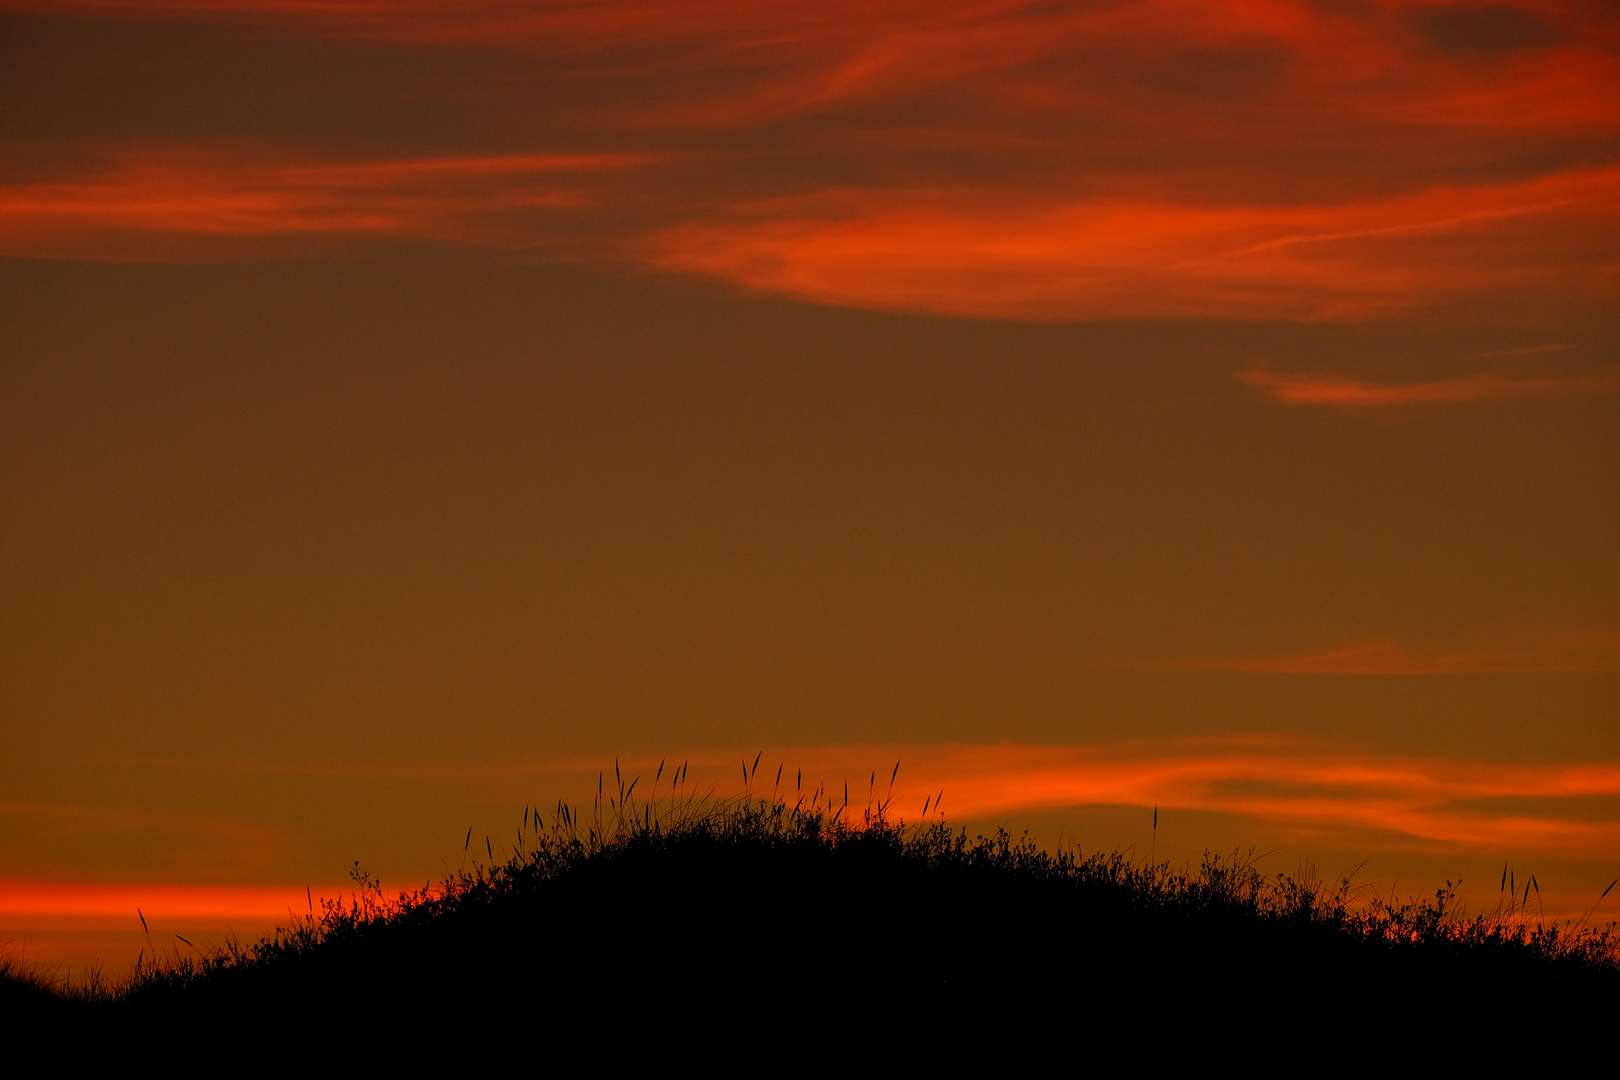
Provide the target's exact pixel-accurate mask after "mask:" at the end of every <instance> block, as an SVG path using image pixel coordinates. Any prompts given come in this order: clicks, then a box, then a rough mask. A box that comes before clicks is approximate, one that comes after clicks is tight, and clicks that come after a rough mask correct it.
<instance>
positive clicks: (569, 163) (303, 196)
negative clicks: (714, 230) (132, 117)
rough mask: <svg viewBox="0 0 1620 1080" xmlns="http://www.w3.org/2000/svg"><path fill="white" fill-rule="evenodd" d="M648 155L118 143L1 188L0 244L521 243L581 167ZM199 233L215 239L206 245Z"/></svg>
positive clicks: (583, 201)
mask: <svg viewBox="0 0 1620 1080" xmlns="http://www.w3.org/2000/svg"><path fill="white" fill-rule="evenodd" d="M646 160H647V158H646V157H645V156H642V157H637V156H633V155H625V154H514V155H499V156H479V157H459V158H454V157H446V158H428V159H414V160H395V161H387V160H384V161H332V160H321V159H308V158H297V157H287V156H284V155H274V154H271V153H269V152H266V151H263V150H254V149H244V148H210V149H196V148H187V147H173V146H156V147H141V146H136V147H118V148H115V149H113V150H112V151H110V152H109V153H108V154H106V155H105V157H104V158H103V159H102V160H101V161H100V162H98V163H97V166H95V167H92V168H91V169H88V170H85V172H84V173H82V174H81V175H78V176H75V177H73V178H71V179H63V180H46V181H35V182H32V183H21V184H12V185H7V186H0V251H3V252H4V253H5V254H11V255H29V254H46V255H51V254H54V255H58V256H61V255H67V256H69V257H73V256H77V257H87V258H108V257H113V258H117V257H121V256H122V257H129V258H135V259H140V258H142V257H143V256H144V257H152V256H153V255H154V254H155V255H157V256H158V257H174V256H175V254H176V253H178V254H179V255H180V256H181V257H184V256H186V255H188V254H195V253H197V252H198V251H199V250H202V251H209V252H214V251H219V250H221V249H220V248H219V246H218V244H217V241H218V240H221V239H225V240H230V239H233V238H234V239H252V238H261V237H270V236H286V235H306V236H308V235H316V236H318V235H331V234H370V235H385V236H403V237H419V238H432V239H447V240H453V241H459V242H462V243H480V244H493V245H496V246H522V245H523V244H524V243H525V242H528V243H535V242H539V241H541V240H543V239H544V238H545V237H544V233H543V232H542V233H541V235H540V236H536V235H534V231H533V229H532V227H531V228H530V229H529V230H528V231H527V232H525V231H524V230H523V229H522V228H520V227H518V226H515V225H514V224H513V222H512V220H511V218H512V217H513V216H514V215H521V214H523V213H525V212H533V211H536V210H548V209H549V210H559V209H560V210H571V209H577V208H579V207H582V206H586V205H588V204H589V203H590V201H591V196H590V195H589V194H588V192H587V190H586V188H585V185H584V184H583V183H582V182H581V180H580V179H579V178H580V177H581V176H582V175H583V174H589V173H593V172H601V171H604V170H617V169H624V168H629V167H632V166H634V165H638V164H641V163H642V162H644V161H646ZM188 241H189V244H188ZM197 241H205V242H207V241H213V242H215V243H214V246H212V247H208V248H203V249H199V248H198V247H197V246H196V242H197ZM224 250H227V251H228V250H229V248H226V249H224Z"/></svg>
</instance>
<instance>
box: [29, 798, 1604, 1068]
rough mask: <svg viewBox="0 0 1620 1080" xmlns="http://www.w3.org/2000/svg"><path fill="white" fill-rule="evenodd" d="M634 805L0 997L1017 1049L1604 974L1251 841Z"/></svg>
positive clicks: (1487, 1022)
mask: <svg viewBox="0 0 1620 1080" xmlns="http://www.w3.org/2000/svg"><path fill="white" fill-rule="evenodd" d="M621 805H622V803H621V802H620V801H618V800H610V801H609V806H610V807H611V809H612V810H613V812H614V813H615V820H614V821H613V822H611V823H609V824H608V825H607V826H606V827H605V828H604V827H602V826H601V824H600V823H598V824H596V825H593V826H591V827H581V826H580V825H579V823H578V822H577V820H576V819H575V818H574V817H573V816H572V814H569V813H567V812H566V811H565V812H564V813H563V814H561V815H560V816H559V819H558V821H557V823H556V824H554V825H553V826H551V827H549V828H545V829H541V828H537V827H536V828H531V829H530V830H529V831H528V832H527V834H526V836H525V838H524V840H523V841H522V843H521V846H519V847H515V848H514V855H513V857H512V858H511V859H510V860H509V861H508V862H506V863H505V864H498V865H494V866H489V867H483V866H480V867H477V868H475V869H474V870H473V871H471V872H469V873H466V874H464V875H461V876H459V877H457V878H454V879H451V880H449V881H447V882H445V883H444V884H443V885H442V886H441V887H439V888H438V889H434V890H431V891H429V892H425V893H422V894H418V895H415V896H407V897H404V898H402V899H401V900H398V901H391V900H385V899H384V897H383V895H382V893H381V891H380V890H379V889H377V888H376V887H375V886H374V885H372V884H371V882H370V881H369V879H368V878H366V877H365V876H364V875H358V876H357V883H358V885H359V887H360V892H359V899H358V900H354V901H351V902H349V903H348V904H347V906H338V905H333V904H328V905H327V906H326V907H325V909H324V910H323V911H322V912H321V913H319V914H317V915H312V916H311V917H310V918H308V919H307V920H305V921H304V922H302V923H298V924H295V925H292V926H289V927H286V928H284V929H283V930H282V931H281V932H280V933H279V934H278V935H277V937H276V938H274V939H273V940H268V941H265V942H261V943H259V944H258V945H257V946H253V947H250V948H246V949H238V950H235V951H226V952H222V953H220V954H218V955H216V956H214V957H212V958H210V959H209V960H207V961H205V962H196V961H177V962H171V963H169V964H167V965H160V966H157V967H152V966H145V967H143V968H141V969H139V970H138V971H137V972H136V974H135V975H134V976H132V977H131V979H130V980H129V981H128V982H127V983H126V984H124V985H122V986H119V987H116V988H112V989H109V990H103V991H99V992H88V991H84V990H80V991H77V992H68V993H61V992H58V993H56V994H54V995H46V994H44V993H42V992H41V990H40V988H39V987H38V986H37V985H35V984H34V983H29V982H27V981H26V980H24V979H21V978H19V977H18V976H17V974H16V973H15V972H13V973H12V974H11V975H10V976H8V979H9V981H8V982H6V983H5V986H4V990H3V993H4V994H5V997H4V998H3V999H0V1001H3V1002H4V1004H5V1007H6V1010H7V1011H8V1012H9V1013H10V1014H11V1015H12V1016H13V1017H14V1018H17V1017H27V1018H28V1022H29V1023H30V1024H33V1025H35V1026H36V1027H37V1028H38V1029H39V1030H50V1029H61V1030H65V1031H66V1030H70V1031H72V1032H74V1033H75V1034H73V1035H72V1036H71V1037H72V1038H73V1039H74V1040H76V1041H77V1042H78V1043H79V1044H81V1045H93V1044H95V1043H96V1042H97V1041H98V1040H99V1041H101V1042H102V1043H103V1044H104V1045H105V1046H106V1047H107V1048H108V1049H112V1048H113V1047H115V1046H118V1045H131V1042H130V1040H134V1042H135V1043H139V1042H141V1040H144V1039H150V1038H153V1037H159V1036H160V1035H161V1037H163V1038H169V1037H171V1036H173V1035H174V1034H175V1033H185V1035H184V1038H185V1039H187V1040H190V1043H191V1044H192V1045H198V1044H199V1041H201V1042H203V1043H210V1042H211V1043H219V1042H231V1041H233V1040H235V1041H241V1040H246V1041H250V1042H251V1041H257V1042H260V1043H261V1044H262V1046H263V1049H262V1052H264V1053H270V1054H275V1053H282V1052H286V1053H295V1052H302V1051H300V1048H304V1049H308V1048H311V1047H323V1046H331V1045H334V1044H340V1043H341V1044H353V1045H357V1046H360V1045H363V1046H364V1047H366V1048H368V1049H367V1053H372V1054H384V1055H387V1056H389V1057H391V1058H397V1057H398V1056H399V1055H405V1056H406V1057H409V1055H411V1054H413V1053H423V1054H437V1053H439V1052H441V1051H443V1050H444V1049H445V1048H447V1047H451V1046H454V1045H462V1044H464V1043H465V1040H467V1039H473V1040H474V1042H479V1041H480V1040H488V1039H490V1038H491V1037H492V1036H493V1034H494V1033H505V1036H510V1037H511V1038H512V1039H514V1040H516V1042H515V1043H513V1044H510V1045H508V1044H504V1043H503V1044H501V1045H502V1046H503V1047H504V1049H496V1050H493V1051H491V1052H494V1053H509V1052H516V1050H515V1049H514V1048H515V1047H521V1046H524V1045H527V1044H528V1043H527V1040H538V1042H539V1043H541V1044H546V1045H550V1044H553V1043H555V1042H556V1040H559V1039H561V1040H567V1041H571V1044H572V1045H574V1046H575V1047H576V1049H577V1048H578V1047H582V1046H587V1047H596V1048H597V1050H595V1051H592V1052H593V1053H594V1052H597V1051H600V1052H602V1053H609V1054H612V1055H617V1056H619V1057H620V1058H622V1056H623V1055H630V1056H632V1057H638V1058H639V1057H641V1056H643V1055H646V1056H647V1057H648V1059H649V1060H651V1059H656V1058H657V1057H658V1055H660V1054H664V1053H669V1052H672V1051H673V1049H674V1048H676V1047H680V1048H683V1050H682V1052H683V1053H688V1054H690V1053H702V1054H704V1055H709V1054H717V1055H722V1057H720V1058H715V1059H713V1060H716V1061H721V1060H724V1055H729V1054H732V1053H735V1052H739V1051H740V1049H741V1048H743V1047H753V1048H755V1049H758V1048H759V1047H760V1046H762V1045H768V1046H774V1047H777V1048H779V1049H782V1048H786V1049H787V1050H790V1051H791V1052H792V1053H794V1054H803V1055H808V1056H807V1057H806V1062H812V1061H830V1060H831V1059H830V1058H827V1057H826V1055H828V1054H830V1053H832V1052H833V1050H834V1049H835V1048H836V1049H838V1050H839V1052H840V1053H841V1052H843V1051H846V1050H850V1049H851V1048H853V1047H860V1046H865V1047H867V1048H868V1049H869V1050H870V1051H871V1052H872V1053H879V1054H883V1055H889V1056H893V1057H896V1058H905V1059H927V1060H944V1061H949V1060H952V1059H963V1060H965V1059H968V1058H975V1057H985V1058H997V1057H1001V1056H1004V1055H1006V1054H1014V1055H1015V1056H1018V1055H1023V1054H1026V1053H1028V1052H1031V1051H1032V1048H1033V1047H1034V1046H1035V1045H1038V1044H1039V1043H1040V1042H1041V1041H1042V1040H1045V1039H1047V1038H1049V1037H1050V1038H1061V1039H1065V1040H1081V1041H1082V1042H1084V1041H1087V1040H1091V1041H1096V1042H1098V1043H1100V1044H1108V1045H1110V1046H1120V1045H1125V1044H1127V1043H1128V1044H1129V1045H1131V1046H1136V1047H1139V1048H1141V1049H1142V1050H1143V1051H1144V1052H1160V1051H1164V1050H1168V1049H1178V1050H1179V1051H1182V1052H1191V1051H1193V1050H1194V1049H1196V1048H1197V1047H1199V1046H1205V1047H1208V1048H1210V1049H1211V1052H1214V1048H1216V1047H1221V1046H1225V1047H1228V1048H1229V1049H1230V1048H1235V1047H1238V1046H1246V1047H1249V1048H1250V1049H1251V1050H1253V1049H1257V1048H1272V1049H1275V1048H1278V1047H1284V1046H1297V1047H1301V1048H1314V1049H1315V1050H1317V1051H1323V1050H1327V1049H1329V1048H1332V1047H1339V1048H1341V1049H1344V1048H1355V1049H1356V1051H1357V1052H1360V1051H1363V1050H1366V1049H1369V1048H1379V1049H1380V1050H1393V1051H1399V1050H1400V1049H1401V1048H1402V1047H1403V1046H1406V1047H1408V1048H1410V1047H1411V1046H1412V1045H1420V1046H1427V1047H1430V1048H1431V1049H1444V1048H1445V1047H1448V1046H1449V1047H1450V1048H1451V1051H1450V1052H1453V1053H1455V1052H1459V1048H1462V1049H1466V1048H1468V1047H1473V1048H1474V1049H1476V1050H1478V1049H1482V1048H1483V1047H1485V1046H1487V1045H1489V1044H1490V1042H1491V1040H1494V1041H1495V1043H1496V1044H1497V1045H1500V1043H1501V1040H1502V1039H1503V1038H1508V1039H1510V1040H1512V1039H1515V1038H1520V1037H1523V1038H1530V1037H1532V1035H1533V1034H1534V1033H1535V1032H1536V1031H1538V1030H1539V1031H1548V1030H1556V1031H1560V1032H1565V1033H1575V1032H1580V1031H1582V1030H1590V1029H1587V1028H1583V1025H1585V1024H1588V1023H1592V1022H1602V1023H1605V1024H1606V1023H1608V1022H1609V1021H1610V1019H1612V1016H1613V1010H1614V1008H1615V1006H1616V1005H1617V1004H1620V967H1617V966H1616V964H1615V952H1614V949H1613V943H1612V941H1611V939H1610V938H1609V937H1608V936H1607V934H1605V933H1597V932H1592V931H1583V932H1579V933H1571V932H1570V931H1569V930H1567V929H1562V930H1561V929H1556V928H1545V927H1541V926H1539V924H1536V923H1534V922H1531V921H1528V920H1524V919H1522V918H1520V917H1519V916H1518V914H1517V913H1516V912H1515V911H1511V910H1499V911H1498V912H1495V913H1492V914H1491V915H1489V916H1480V917H1475V918H1473V919H1460V918H1458V917H1456V916H1455V915H1454V914H1452V913H1450V912H1448V910H1447V899H1448V898H1447V897H1445V896H1444V895H1442V896H1441V897H1440V898H1438V899H1437V900H1435V901H1430V902H1426V903H1417V904H1411V905H1407V906H1405V907H1393V908H1392V907H1388V906H1381V905H1376V904H1375V905H1373V906H1372V907H1366V908H1356V907H1352V906H1351V905H1349V904H1347V903H1346V899H1347V893H1346V889H1345V888H1344V887H1343V886H1342V885H1341V887H1339V888H1337V889H1329V888H1324V887H1322V886H1320V885H1314V884H1312V883H1301V882H1295V881H1290V880H1289V879H1286V878H1265V877H1263V876H1261V875H1260V874H1259V873H1258V872H1256V871H1255V870H1253V869H1252V868H1251V867H1249V866H1247V865H1245V864H1243V863H1242V862H1241V861H1237V862H1234V861H1230V860H1219V859H1210V860H1208V861H1206V863H1205V864H1204V866H1203V867H1202V868H1200V869H1199V870H1197V871H1192V872H1186V873H1176V872H1171V871H1170V870H1169V869H1168V868H1167V867H1157V868H1154V867H1143V866H1133V865H1132V864H1130V863H1129V862H1128V861H1126V860H1125V859H1123V858H1122V857H1120V856H1118V855H1112V856H1093V857H1090V858H1079V857H1077V856H1073V855H1057V856H1053V855H1049V854H1046V853H1043V852H1041V851H1039V850H1038V849H1036V848H1034V847H1033V846H1032V845H1030V844H1028V843H1019V842H1014V841H1013V840H1012V839H1011V838H1009V837H1008V836H1006V835H1005V834H1002V835H1000V836H998V837H996V838H994V839H985V838H980V839H979V840H977V841H973V842H970V841H969V840H968V839H967V838H966V836H965V835H964V834H961V833H953V832H951V830H950V829H949V828H948V827H946V826H944V825H937V824H936V825H930V826H925V827H921V828H918V827H912V828H905V829H901V828H897V827H893V826H891V825H889V824H887V823H885V822H884V821H883V820H882V818H881V817H880V816H876V817H869V818H868V820H867V821H866V823H864V824H863V825H859V826H855V827H848V826H845V825H843V824H842V823H841V819H835V820H833V821H829V819H828V818H827V816H826V815H825V814H823V813H819V812H812V813H805V812H803V811H802V810H795V809H793V808H790V807H785V806H782V805H780V804H774V805H773V804H769V803H753V804H727V805H719V806H711V807H707V808H698V809H694V808H693V806H692V804H690V803H688V804H687V805H686V806H685V808H684V810H683V809H682V808H681V807H680V806H675V807H673V808H665V809H664V810H663V811H662V812H660V811H659V810H658V809H656V808H654V807H647V806H641V807H639V808H637V809H635V810H633V811H632V812H630V813H621V812H620V810H619V808H620V806H621ZM505 1036H503V1037H505ZM267 1037H268V1042H265V1040H266V1038H267ZM458 1040H460V1041H459V1042H458ZM1030 1040H1033V1042H1029V1041H1030ZM1481 1040H1485V1041H1484V1042H1482V1041H1481ZM1022 1043H1029V1045H1027V1046H1024V1048H1023V1049H1016V1048H1015V1047H1013V1046H1012V1045H1009V1044H1022ZM469 1045H470V1044H469ZM413 1048H415V1049H413ZM540 1049H542V1050H543V1047H541V1048H540ZM537 1052H539V1051H537ZM572 1052H573V1051H570V1053H572ZM1076 1052H1078V1051H1076ZM739 1063H740V1062H739Z"/></svg>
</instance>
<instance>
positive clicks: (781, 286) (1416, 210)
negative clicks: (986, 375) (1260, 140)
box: [653, 169, 1620, 319]
mask: <svg viewBox="0 0 1620 1080" xmlns="http://www.w3.org/2000/svg"><path fill="white" fill-rule="evenodd" d="M1615 206H1620V170H1615V169H1601V170H1580V171H1576V172H1572V173H1568V174H1562V175H1557V176H1551V177H1543V178H1539V179H1537V180H1533V181H1528V182H1525V183H1520V184H1507V185H1489V186H1484V187H1479V188H1474V189H1468V190H1458V189H1434V190H1431V191H1425V192H1420V193H1417V194H1412V195H1403V196H1399V197H1396V198H1392V199H1384V200H1377V201H1369V202H1357V203H1347V204H1341V205H1335V206H1314V207H1300V206H1290V207H1265V206H1254V205H1249V206H1241V205H1238V206H1208V205H1192V204H1173V203H1165V202H1142V201H1133V200H1127V199H1121V198H1108V199H1098V200H1095V201H1089V202H1085V203H1077V204H1071V205H1067V206H1047V207H1037V206H1030V205H1029V204H1028V203H1027V202H1026V203H1024V204H1023V205H1017V204H1014V205H1012V206H1010V207H1009V206H1007V205H1005V204H1002V203H999V202H998V201H997V200H996V199H995V197H994V196H993V195H991V194H990V193H983V194H982V196H981V197H980V199H979V200H978V201H977V203H976V205H963V203H962V201H961V200H960V199H959V198H958V197H957V196H955V195H947V194H941V193H935V192H912V193H906V194H896V195H888V196H885V197H882V198H874V197H870V196H857V195H849V196H847V197H844V198H835V199H828V198H822V199H819V200H817V201H816V202H814V203H811V202H807V201H801V202H797V203H775V204H769V205H765V206H762V207H758V208H747V209H749V210H750V211H751V212H750V213H749V214H748V216H747V217H746V218H742V219H740V220H737V221H735V222H728V223H714V224H687V225H681V226H676V227H673V228H671V229H669V230H667V231H665V232H663V233H661V234H658V235H657V236H655V237H654V240H653V245H654V254H653V258H654V260H655V261H656V262H657V263H659V264H661V265H665V266H669V267H672V268H676V269H681V270H686V271H691V272H696V273H701V274H707V275H710V276H714V277H721V278H726V279H729V280H733V281H736V282H738V283H740V284H743V285H746V286H749V287H751V288H755V289H760V290H763V291H768V292H776V293H784V294H787V295H790V296H796V297H799V298H802V299H807V300H814V301H820V302H823V303H834V304H847V305H851V306H873V307H882V308H892V309H898V310H912V311H918V310H920V311H933V312H940V313H965V314H976V315H999V316H1012V317H1026V318H1084V317H1107V316H1119V315H1133V316H1145V315H1176V314H1202V315H1228V316H1247V317H1256V318H1306V319H1322V318H1360V317H1365V316H1369V315H1378V314H1390V313H1394V312H1397V311H1407V310H1410V309H1412V308H1415V307H1425V306H1429V305H1433V304H1436V303H1441V302H1444V301H1446V300H1451V299H1457V298H1460V297H1463V296H1467V295H1469V294H1473V293H1477V292H1482V291H1491V290H1497V289H1503V288H1507V287H1514V286H1516V287H1530V288H1537V287H1545V286H1547V285H1548V284H1550V282H1551V281H1552V280H1554V278H1552V277H1550V276H1549V274H1548V269H1549V264H1560V265H1566V266H1567V265H1568V264H1569V262H1570V256H1571V251H1570V250H1567V249H1569V248H1579V247H1581V246H1584V245H1585V244H1586V242H1587V240H1588V237H1587V236H1586V235H1585V230H1587V229H1589V228H1591V227H1592V219H1593V217H1594V216H1595V217H1596V218H1597V219H1599V220H1602V221H1603V222H1604V227H1605V228H1607V227H1612V224H1613V221H1612V220H1611V219H1612V218H1613V215H1612V214H1611V208H1612V207H1615ZM1577 207H1578V208H1581V211H1582V212H1580V213H1571V212H1570V211H1571V210H1572V209H1573V208H1577ZM1531 217H1534V218H1537V219H1539V220H1538V224H1537V227H1536V228H1534V229H1532V230H1528V231H1520V232H1515V231H1514V230H1512V229H1507V228H1504V227H1503V226H1504V224H1505V223H1508V222H1514V221H1516V220H1519V219H1526V218H1531ZM1576 261H1577V262H1579V261H1580V260H1576ZM1586 269H1587V270H1592V269H1595V267H1588V268H1586ZM1562 275H1563V271H1560V272H1559V273H1558V275H1557V278H1556V279H1557V280H1564V278H1563V276H1562ZM1567 284H1568V287H1569V289H1570V290H1571V291H1573V292H1577V293H1578V292H1583V291H1587V290H1589V289H1590V290H1592V298H1593V299H1596V298H1597V294H1599V293H1602V292H1604V291H1606V290H1607V289H1608V287H1609V286H1608V283H1607V279H1606V278H1605V277H1603V276H1602V275H1598V276H1593V275H1592V274H1590V273H1587V272H1584V271H1583V272H1582V273H1580V274H1578V275H1576V274H1572V275H1571V276H1570V277H1569V278H1568V279H1567Z"/></svg>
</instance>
